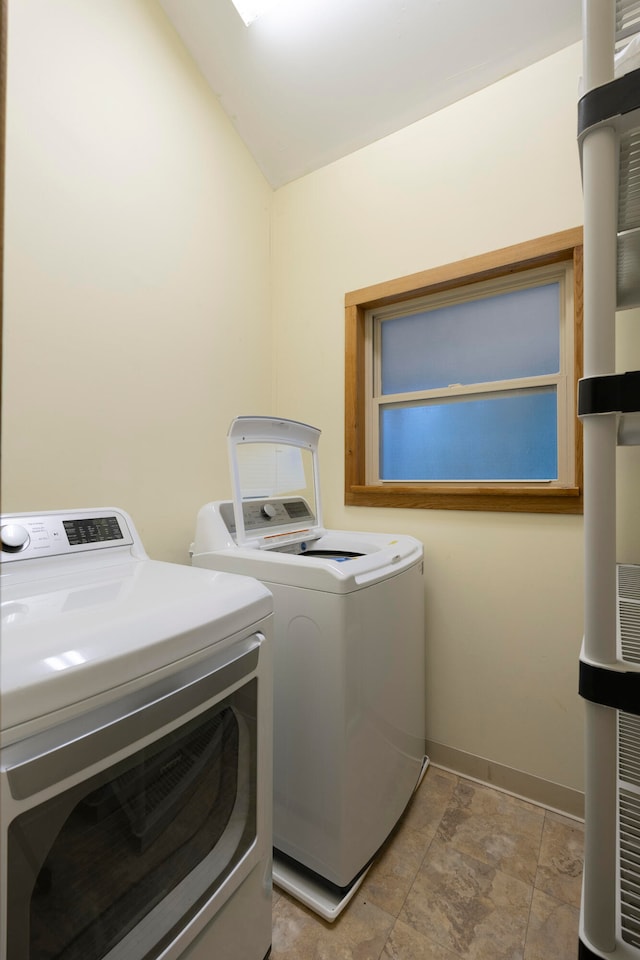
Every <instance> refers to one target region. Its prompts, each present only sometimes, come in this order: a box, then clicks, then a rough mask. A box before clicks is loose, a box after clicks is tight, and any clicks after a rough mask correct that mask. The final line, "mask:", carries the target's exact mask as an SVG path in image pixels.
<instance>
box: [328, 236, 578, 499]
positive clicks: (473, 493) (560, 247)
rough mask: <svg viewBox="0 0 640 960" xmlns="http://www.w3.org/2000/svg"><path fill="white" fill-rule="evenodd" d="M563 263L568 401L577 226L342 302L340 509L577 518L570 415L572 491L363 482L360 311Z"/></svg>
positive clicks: (363, 333)
mask: <svg viewBox="0 0 640 960" xmlns="http://www.w3.org/2000/svg"><path fill="white" fill-rule="evenodd" d="M564 261H571V262H572V264H573V309H574V345H573V349H574V358H573V370H574V380H575V384H574V387H575V389H574V398H575V397H577V385H578V380H579V379H580V377H581V376H582V314H583V298H582V262H583V261H582V227H576V228H573V229H571V230H564V231H562V232H560V233H555V234H551V235H549V236H546V237H541V238H539V239H537V240H533V241H529V242H526V243H521V244H516V245H514V246H511V247H504V248H503V249H501V250H496V251H493V252H492V253H487V254H482V255H480V256H477V257H471V258H469V259H466V260H460V261H458V262H456V263H451V264H447V265H445V266H442V267H435V268H433V269H431V270H426V271H423V272H421V273H415V274H411V275H410V276H407V277H401V278H399V279H396V280H390V281H388V282H385V283H381V284H377V285H375V286H371V287H365V288H363V289H361V290H355V291H352V292H350V293H347V294H346V296H345V504H346V505H347V506H362V507H408V508H412V509H435V510H484V511H500V512H514V513H567V514H580V513H582V510H583V497H582V476H583V453H582V424H581V423H580V421H579V420H578V419H577V415H576V411H575V409H574V416H575V451H574V456H575V462H574V477H575V481H574V483H575V485H573V486H568V487H557V486H554V487H549V485H544V484H536V483H531V484H529V483H513V484H510V483H490V482H483V483H474V482H457V483H456V482H450V483H434V482H431V481H429V482H424V483H415V482H414V483H398V482H392V483H384V482H381V483H379V484H371V483H367V473H366V463H367V451H366V406H367V402H368V398H367V392H366V391H367V377H366V375H365V372H366V367H367V357H366V339H367V338H366V314H367V311H370V310H375V309H376V308H380V307H386V306H389V305H392V304H394V303H402V302H404V301H407V300H413V299H416V298H418V297H424V296H428V295H430V294H434V293H441V292H444V291H448V290H455V289H460V288H462V287H465V286H467V285H469V284H472V283H478V282H480V281H484V280H490V279H496V278H499V277H505V276H509V275H511V274H515V273H522V272H526V271H528V270H531V269H534V268H536V267H541V266H546V265H548V264H553V263H561V262H564Z"/></svg>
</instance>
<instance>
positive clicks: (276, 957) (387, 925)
mask: <svg viewBox="0 0 640 960" xmlns="http://www.w3.org/2000/svg"><path fill="white" fill-rule="evenodd" d="M393 922H394V921H393V917H391V916H389V914H388V913H385V912H384V911H383V910H380V909H379V908H378V907H376V906H375V905H374V904H373V903H369V902H367V901H364V900H362V899H361V898H359V897H358V896H357V895H356V896H355V897H354V899H353V900H352V901H351V903H350V904H349V906H348V907H347V909H346V910H345V911H344V913H342V914H341V915H340V916H339V917H338V919H337V920H336V921H335V922H334V923H327V922H325V921H324V920H322V919H321V918H320V917H317V916H316V915H315V914H313V913H312V912H311V911H310V910H307V909H306V908H305V907H303V906H301V905H300V904H297V903H295V901H293V900H291V899H290V898H289V897H288V896H287V895H286V894H282V895H281V897H280V899H279V901H278V903H277V904H276V906H275V907H274V910H273V935H272V951H271V960H379V958H380V955H381V953H382V951H383V949H384V945H385V943H386V940H387V938H388V936H389V933H390V932H391V928H392V926H393Z"/></svg>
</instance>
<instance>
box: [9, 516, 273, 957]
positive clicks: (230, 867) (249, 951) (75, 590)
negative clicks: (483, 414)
mask: <svg viewBox="0 0 640 960" xmlns="http://www.w3.org/2000/svg"><path fill="white" fill-rule="evenodd" d="M0 550H1V552H0V556H1V560H2V564H1V587H2V603H1V606H0V609H1V613H2V647H1V650H0V656H1V664H0V666H1V670H0V683H1V713H0V719H1V721H2V725H1V728H0V736H1V739H0V930H2V936H1V937H0V960H29V958H33V957H38V958H40V960H54V958H55V960H124V958H126V960H151V958H153V960H160V958H163V960H177V958H178V957H179V958H181V960H208V958H210V957H211V956H212V955H214V954H215V956H216V958H219V960H263V958H265V957H266V956H267V955H268V953H269V952H270V946H271V851H272V836H271V819H272V818H271V805H272V785H271V784H272V781H271V775H272V757H271V736H272V702H273V700H272V686H271V684H272V659H271V627H272V623H271V621H272V606H273V601H272V598H271V595H270V594H269V592H268V591H267V590H266V588H265V587H264V586H263V585H262V584H260V583H258V582H257V581H256V580H251V579H249V578H247V577H239V576H231V575H229V574H226V573H217V572H213V571H209V570H194V569H192V568H191V567H188V566H184V565H178V564H170V563H162V562H160V561H154V560H150V559H149V558H148V557H147V555H146V553H145V551H144V548H143V546H142V543H141V542H140V539H139V537H138V534H137V532H136V530H135V527H134V525H133V523H132V521H131V518H130V517H129V516H128V515H127V514H125V513H124V512H123V511H122V510H116V509H99V510H89V511H83V510H69V511H59V512H53V513H48V514H17V515H13V516H4V517H2V518H1V529H0Z"/></svg>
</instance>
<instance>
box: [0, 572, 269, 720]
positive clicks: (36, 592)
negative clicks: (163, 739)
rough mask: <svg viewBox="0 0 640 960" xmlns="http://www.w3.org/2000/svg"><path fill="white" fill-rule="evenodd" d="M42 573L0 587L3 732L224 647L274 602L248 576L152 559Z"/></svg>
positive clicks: (105, 697) (251, 626)
mask: <svg viewBox="0 0 640 960" xmlns="http://www.w3.org/2000/svg"><path fill="white" fill-rule="evenodd" d="M48 572H49V575H48V576H43V578H42V579H40V580H35V581H34V580H30V579H28V580H24V579H21V580H20V581H17V582H10V581H9V582H7V583H6V584H3V593H2V603H1V605H0V610H1V615H2V644H1V646H0V695H1V698H2V711H1V715H0V717H1V720H2V731H3V732H6V731H7V730H10V729H14V728H16V727H18V726H19V725H24V724H29V725H30V727H32V726H34V724H35V725H36V726H37V721H38V719H41V721H42V723H51V722H52V718H55V716H56V714H58V716H59V717H60V718H65V719H66V717H67V715H68V713H69V711H70V709H72V708H73V707H74V705H82V709H84V705H85V704H86V702H87V701H89V700H92V698H96V697H99V698H102V699H101V701H100V702H102V700H105V701H106V700H108V699H110V698H114V697H115V696H117V690H118V688H119V687H121V686H122V685H124V684H129V685H130V684H131V683H132V682H133V683H135V682H136V681H137V680H140V679H141V678H148V677H149V676H150V675H153V674H154V673H155V672H158V671H164V672H165V673H166V672H167V671H168V670H169V669H177V668H178V664H179V663H181V662H184V661H185V658H189V657H193V656H198V655H201V654H203V653H205V652H206V653H209V652H215V651H214V650H212V648H213V647H214V646H215V645H221V646H220V649H222V645H223V644H224V643H225V641H227V642H228V641H229V640H230V638H232V637H234V636H236V637H237V636H238V634H239V633H241V632H243V631H244V632H245V633H246V634H249V633H250V632H251V630H252V629H254V628H255V626H256V625H257V624H258V623H259V622H260V621H262V622H264V619H265V618H266V617H268V616H269V614H270V613H271V611H272V609H273V599H272V596H271V594H270V593H269V591H268V590H267V589H266V588H265V587H264V586H263V585H262V584H260V583H258V582H257V581H256V580H252V579H250V578H248V577H241V576H236V575H235V574H228V573H219V572H214V571H211V570H203V569H194V568H193V567H187V566H181V565H179V564H172V563H164V562H161V561H155V560H148V559H140V560H134V561H127V562H124V563H121V564H110V565H105V566H104V567H103V568H101V569H96V568H91V569H87V570H81V569H76V570H74V571H72V572H70V571H68V570H67V571H66V572H65V573H63V574H62V575H60V576H56V575H55V573H53V572H52V571H51V570H49V571H48ZM156 675H157V676H158V677H160V676H161V675H162V674H161V673H157V674H156ZM144 682H147V679H145V681H144ZM76 712H78V711H77V710H76ZM53 722H55V720H54V721H53ZM29 732H32V731H31V729H30V731H29Z"/></svg>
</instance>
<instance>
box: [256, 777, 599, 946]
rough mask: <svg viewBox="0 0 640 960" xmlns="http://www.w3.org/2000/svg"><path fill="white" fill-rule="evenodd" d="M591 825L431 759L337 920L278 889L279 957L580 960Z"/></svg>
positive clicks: (276, 930)
mask: <svg viewBox="0 0 640 960" xmlns="http://www.w3.org/2000/svg"><path fill="white" fill-rule="evenodd" d="M583 844H584V827H583V825H582V824H581V823H580V822H579V821H575V820H572V819H571V818H569V817H563V816H562V815H561V814H556V813H553V812H550V811H545V810H544V809H543V808H541V807H538V806H536V805H534V804H530V803H526V802H525V801H522V800H518V799H517V798H515V797H511V796H509V795H507V794H504V793H501V792H500V791H498V790H494V789H492V788H491V787H488V786H484V785H482V784H477V783H475V782H472V781H469V780H466V779H464V778H462V777H458V776H456V775H455V774H452V773H449V772H447V771H444V770H440V769H438V768H437V767H430V768H429V769H428V771H427V773H426V776H425V778H424V780H423V782H422V784H421V786H420V788H419V789H418V791H417V793H416V795H415V797H414V798H413V800H412V802H411V804H410V805H409V808H408V809H407V811H406V813H405V816H404V817H403V818H402V820H401V822H400V824H399V826H398V828H397V829H396V830H395V831H394V833H393V835H392V837H391V838H390V840H389V841H388V843H386V844H385V846H384V847H383V849H382V851H381V853H380V856H379V858H378V859H377V861H376V862H375V863H374V865H373V867H372V868H371V870H370V871H369V874H368V875H367V877H366V879H365V881H364V883H363V885H362V887H361V888H360V890H359V891H358V893H357V894H356V896H355V897H354V899H353V900H352V901H351V903H350V904H349V905H348V906H347V908H346V909H345V911H344V913H343V914H342V915H341V916H340V917H339V918H338V919H337V920H336V922H335V923H333V924H330V923H327V922H325V921H324V920H322V919H321V918H320V917H318V916H317V915H316V914H314V913H312V912H311V911H310V910H307V909H306V908H305V907H304V906H302V905H301V904H299V903H298V902H297V901H296V900H294V899H293V898H292V897H290V896H289V895H288V894H286V893H284V892H282V891H280V890H278V889H277V888H276V889H274V896H273V952H272V960H551V958H553V960H575V957H576V954H577V944H578V927H579V903H580V891H581V886H582V863H583Z"/></svg>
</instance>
